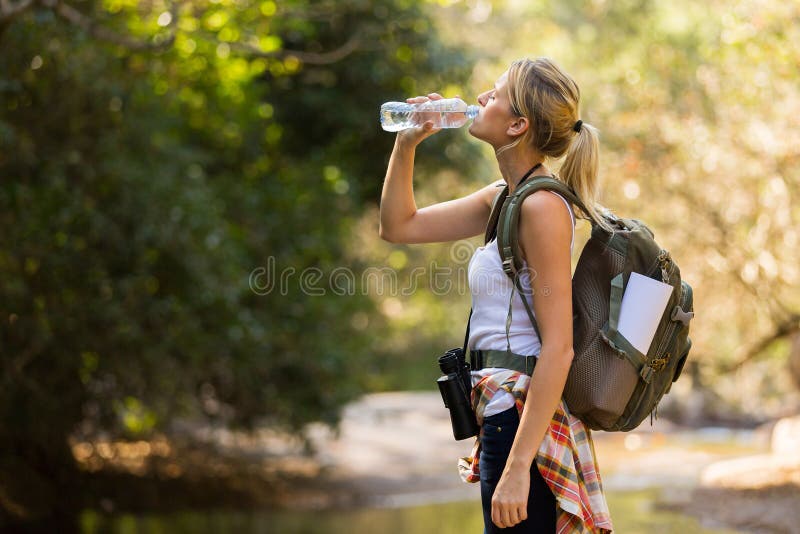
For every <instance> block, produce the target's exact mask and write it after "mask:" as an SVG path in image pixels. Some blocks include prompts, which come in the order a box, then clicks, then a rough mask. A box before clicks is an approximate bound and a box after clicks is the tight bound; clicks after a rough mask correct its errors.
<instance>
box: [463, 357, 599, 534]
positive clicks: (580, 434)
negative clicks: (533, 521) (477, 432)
mask: <svg viewBox="0 0 800 534" xmlns="http://www.w3.org/2000/svg"><path fill="white" fill-rule="evenodd" d="M529 384H530V376H528V375H526V374H524V373H520V372H519V371H511V370H504V371H499V372H497V373H494V374H491V375H489V376H485V377H483V378H481V380H480V381H479V382H478V383H477V384H476V385H475V387H473V389H472V405H473V407H474V408H475V414H476V416H477V419H478V424H480V425H481V428H482V427H483V411H484V409H485V408H486V405H487V404H488V402H489V401H490V400H491V399H492V397H493V396H494V394H495V393H496V392H497V391H499V390H503V391H507V392H509V393H511V394H512V395H513V396H514V399H515V403H516V406H517V410H518V411H519V413H520V417H521V416H522V407H523V406H524V404H525V397H526V395H527V392H528V385H529ZM482 432H483V430H481V433H482ZM479 458H480V436H478V439H476V440H475V445H474V447H473V448H472V452H471V453H470V455H469V456H465V457H463V458H461V459H459V461H458V469H459V474H460V476H461V478H462V480H464V482H471V483H474V482H478V481H480V469H479V467H478V466H479ZM536 465H537V466H538V468H539V472H540V473H541V474H542V476H543V477H544V479H545V481H547V485H548V486H550V489H551V490H552V492H553V495H555V497H556V501H557V502H558V519H557V525H556V526H557V528H556V532H558V533H559V534H561V533H569V534H572V533H592V534H595V533H597V534H605V533H610V532H611V531H612V530H613V526H612V524H611V515H610V513H609V511H608V504H607V503H606V498H605V495H604V494H603V484H602V481H601V480H600V474H599V473H598V470H597V462H596V460H595V452H594V443H593V442H592V435H591V432H590V431H589V429H588V428H586V427H585V426H584V424H583V423H582V422H581V421H580V420H579V419H578V418H577V417H574V416H573V415H571V414H570V413H569V411H568V410H567V405H566V404H565V403H564V401H563V400H562V401H561V402H560V403H559V406H558V408H557V409H556V412H555V413H554V414H553V418H552V420H551V421H550V427H549V428H548V431H547V433H546V434H545V437H544V439H543V440H542V444H541V446H540V447H539V451H538V452H537V453H536Z"/></svg>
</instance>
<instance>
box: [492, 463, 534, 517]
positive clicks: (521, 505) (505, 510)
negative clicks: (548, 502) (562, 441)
mask: <svg viewBox="0 0 800 534" xmlns="http://www.w3.org/2000/svg"><path fill="white" fill-rule="evenodd" d="M530 488H531V473H530V471H529V470H528V469H523V468H521V467H518V468H516V469H509V465H508V464H506V468H505V469H504V470H503V475H502V476H501V477H500V481H499V482H498V483H497V487H496V488H495V490H494V495H493V496H492V523H494V524H495V525H497V526H498V527H500V528H508V527H513V526H514V525H516V524H517V523H520V522H522V521H524V520H526V519H527V518H528V493H529V492H530Z"/></svg>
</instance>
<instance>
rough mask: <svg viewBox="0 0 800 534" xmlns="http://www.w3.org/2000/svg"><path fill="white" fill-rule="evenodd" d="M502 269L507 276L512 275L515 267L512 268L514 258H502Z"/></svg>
mask: <svg viewBox="0 0 800 534" xmlns="http://www.w3.org/2000/svg"><path fill="white" fill-rule="evenodd" d="M503 271H505V273H506V274H507V275H509V276H514V275H515V274H516V272H517V271H516V269H514V259H513V258H508V259H505V260H503Z"/></svg>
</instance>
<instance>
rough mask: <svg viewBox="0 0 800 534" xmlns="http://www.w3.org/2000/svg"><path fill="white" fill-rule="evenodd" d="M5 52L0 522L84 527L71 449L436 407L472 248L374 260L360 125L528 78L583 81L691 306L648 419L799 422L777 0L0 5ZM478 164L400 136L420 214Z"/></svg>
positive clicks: (462, 312) (638, 212)
mask: <svg viewBox="0 0 800 534" xmlns="http://www.w3.org/2000/svg"><path fill="white" fill-rule="evenodd" d="M0 50H1V51H2V52H0V220H1V221H2V228H3V230H2V232H0V280H2V282H0V325H2V326H0V343H1V345H0V350H1V351H2V352H1V356H0V357H1V358H2V371H1V372H2V374H1V375H0V380H2V386H1V387H0V513H1V514H2V515H0V517H2V518H3V519H2V521H3V522H5V521H20V520H25V521H45V522H47V521H54V520H55V521H59V520H60V519H61V518H67V517H71V516H72V515H74V513H75V511H76V510H79V509H81V508H83V507H91V506H95V505H97V503H96V502H95V500H94V498H95V497H94V496H95V495H96V494H97V492H98V490H97V488H99V487H102V484H103V483H104V482H103V480H104V479H103V476H104V472H105V471H104V469H103V458H102V456H103V455H102V454H100V455H91V454H89V453H87V454H86V455H85V456H84V457H81V454H80V451H81V449H80V447H78V446H77V444H83V443H91V442H93V441H94V440H97V439H100V438H103V439H110V438H113V439H121V440H130V441H131V442H135V443H147V440H150V439H154V436H169V435H170V432H175V431H176V429H177V428H179V427H180V424H182V423H185V422H186V421H204V422H205V423H207V424H213V425H222V426H226V427H233V428H253V427H257V426H264V425H268V426H270V427H275V428H283V429H287V430H289V431H298V432H299V431H301V430H302V429H303V428H304V425H306V424H307V423H309V422H312V421H324V422H329V423H335V422H336V421H337V418H338V416H339V409H340V407H342V406H343V405H344V404H345V403H346V402H348V401H350V400H352V399H354V398H356V397H358V396H359V395H361V394H363V393H366V392H374V391H385V390H397V389H404V390H408V389H425V390H432V388H433V384H434V379H435V378H436V376H437V374H438V370H437V369H436V366H435V357H436V356H437V355H438V354H439V353H440V352H441V351H443V350H445V349H447V348H450V347H452V346H457V345H460V343H461V340H462V336H463V328H464V321H465V320H466V317H467V313H468V310H469V291H468V289H467V287H466V282H465V280H466V266H467V262H468V259H469V256H470V253H471V251H472V250H474V248H475V247H476V246H478V245H480V244H481V243H480V241H479V238H475V239H474V240H467V241H463V242H459V243H455V244H452V243H450V244H441V245H438V244H437V245H424V246H420V245H416V246H402V245H392V244H389V243H385V242H383V241H381V240H380V238H379V237H378V233H377V228H378V199H379V197H380V191H381V187H382V181H383V176H384V173H385V166H386V163H387V161H388V156H389V154H390V152H391V147H392V144H393V141H394V135H393V134H389V133H386V132H383V131H382V130H381V129H380V127H379V123H378V114H377V110H378V108H379V106H380V104H381V103H382V102H384V101H388V100H402V99H404V98H405V97H408V96H413V95H417V94H426V93H428V92H432V91H438V92H440V93H442V94H443V95H445V96H454V95H457V94H458V95H461V96H462V97H464V98H465V99H467V100H470V101H474V100H475V98H476V95H477V94H478V93H479V92H481V91H483V90H485V89H486V88H487V87H491V85H492V83H493V82H494V80H495V79H496V78H497V76H498V75H499V74H500V73H502V72H503V70H505V68H506V67H507V66H508V64H509V63H510V62H511V61H512V60H514V59H516V58H519V57H525V56H528V57H535V56H541V55H545V56H550V57H552V58H554V59H555V60H556V62H558V63H559V64H560V65H562V66H563V67H564V68H565V69H566V70H567V72H569V73H571V74H572V75H573V76H574V77H575V79H576V80H577V81H578V83H579V85H580V86H581V89H582V96H583V98H582V118H583V120H585V121H587V122H589V123H591V124H593V125H595V126H597V127H598V128H599V130H600V132H601V136H602V137H601V139H602V161H601V173H602V182H603V193H602V198H601V201H602V202H603V204H604V205H606V206H608V207H610V208H611V209H612V210H614V211H615V212H616V213H618V214H620V215H622V216H627V217H636V218H640V219H643V220H645V221H646V222H647V223H648V224H649V226H650V227H651V228H652V229H653V230H654V231H655V234H656V238H657V240H658V241H659V243H660V244H661V245H662V246H664V247H665V248H667V249H669V250H671V252H672V255H673V257H674V258H675V259H676V261H677V262H678V264H679V265H680V267H681V272H682V275H683V277H684V279H686V280H687V281H688V282H689V283H690V284H692V285H693V287H694V290H695V293H694V295H695V296H694V299H695V300H694V306H695V311H696V318H695V320H694V321H693V322H692V330H691V332H690V335H691V337H692V340H693V343H694V344H693V349H692V352H691V354H690V361H691V365H690V367H689V369H688V371H687V372H685V374H684V377H683V378H682V379H681V380H680V381H679V382H678V383H677V384H676V385H675V387H674V388H673V390H672V393H671V394H670V395H669V398H667V399H665V403H664V404H665V407H664V410H663V412H664V413H665V414H666V415H667V416H669V417H671V418H673V419H675V420H676V421H681V422H686V423H703V422H708V421H716V422H724V423H729V424H754V423H757V422H760V421H764V420H766V419H768V418H771V417H777V416H781V415H788V414H791V413H794V412H796V411H797V410H798V408H800V397H799V396H798V392H797V391H798V387H799V386H800V334H799V333H800V289H798V284H800V224H798V223H800V206H799V205H797V204H794V202H793V200H796V199H797V198H798V192H799V191H800V128H798V124H800V123H799V122H798V117H800V83H799V82H800V76H799V75H798V72H800V4H798V3H797V2H782V1H769V2H768V1H760V0H741V1H735V2H731V1H721V0H711V1H709V2H702V3H698V2H691V1H689V0H676V1H671V2H666V1H657V0H620V1H612V0H592V1H589V2H584V1H577V0H566V1H554V0H537V1H531V2H527V1H519V0H491V1H490V0H467V1H459V0H438V1H431V0H348V1H342V2H333V1H307V0H284V1H281V2H273V1H269V0H266V1H255V0H252V1H251V0H198V1H191V2H189V1H182V2H181V1H179V2H170V1H166V0H146V1H133V0H63V1H62V0H2V1H0ZM487 148H488V147H485V146H480V145H479V144H478V142H476V141H475V140H474V139H471V138H470V137H469V136H468V135H467V134H466V132H465V131H463V130H454V131H443V132H442V133H440V134H439V135H437V136H435V137H433V138H431V139H429V140H426V141H425V142H424V143H423V144H422V145H421V146H420V148H419V149H418V152H417V167H416V174H415V190H416V199H417V205H418V206H424V205H429V204H431V203H435V202H440V201H444V200H448V199H452V198H456V197H458V196H461V195H464V194H467V193H469V192H472V191H474V190H475V189H477V188H479V187H481V186H482V185H484V184H486V183H488V182H490V181H493V180H495V179H497V178H499V173H498V171H497V168H496V164H495V161H494V158H493V154H492V153H491V150H487ZM579 231H580V232H582V234H581V235H582V236H583V239H584V240H585V238H586V237H587V236H588V228H587V224H586V222H585V221H584V222H582V223H580V224H579ZM579 244H580V243H576V247H575V258H574V259H575V260H577V256H578V255H579V253H580V246H578V245H579ZM348 273H349V274H348ZM420 273H422V274H420ZM434 273H438V276H436V277H434V276H433V274H434ZM351 275H352V276H351ZM269 280H271V281H272V282H269ZM351 282H352V283H351ZM270 284H271V285H270ZM404 288H405V289H404ZM153 447H155V445H153ZM148 450H150V449H148ZM153 450H155V449H153ZM90 456H91V458H90ZM90 460H91V461H90ZM92 462H94V463H92ZM142 474H146V473H142ZM174 474H175V477H176V478H180V476H179V474H180V473H179V472H176V473H174ZM3 522H0V526H2V525H3V524H4V523H3Z"/></svg>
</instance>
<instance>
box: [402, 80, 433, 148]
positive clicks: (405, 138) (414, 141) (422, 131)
mask: <svg viewBox="0 0 800 534" xmlns="http://www.w3.org/2000/svg"><path fill="white" fill-rule="evenodd" d="M442 98H444V97H443V96H442V95H440V94H439V93H430V94H428V96H415V97H413V98H406V102H407V103H409V104H421V103H423V102H428V101H429V100H441V99H442ZM439 130H441V128H438V127H434V125H433V121H432V120H428V121H425V122H424V123H422V126H417V127H414V128H406V129H405V130H400V131H399V132H397V140H398V142H401V143H403V144H404V145H407V146H409V147H416V146H417V145H418V144H420V143H421V142H422V141H423V140H424V139H425V138H427V137H430V136H431V135H433V134H435V133H436V132H438V131H439Z"/></svg>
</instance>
